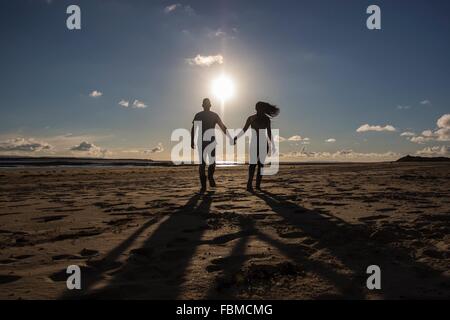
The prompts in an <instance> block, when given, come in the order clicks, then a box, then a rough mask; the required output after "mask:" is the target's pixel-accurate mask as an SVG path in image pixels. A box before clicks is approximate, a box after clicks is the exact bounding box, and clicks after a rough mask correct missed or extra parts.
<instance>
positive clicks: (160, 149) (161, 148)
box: [144, 142, 164, 154]
mask: <svg viewBox="0 0 450 320" xmlns="http://www.w3.org/2000/svg"><path fill="white" fill-rule="evenodd" d="M163 151H164V146H163V144H162V142H160V143H158V145H157V146H155V147H153V148H151V149H150V150H145V151H144V153H150V154H151V153H160V152H163Z"/></svg>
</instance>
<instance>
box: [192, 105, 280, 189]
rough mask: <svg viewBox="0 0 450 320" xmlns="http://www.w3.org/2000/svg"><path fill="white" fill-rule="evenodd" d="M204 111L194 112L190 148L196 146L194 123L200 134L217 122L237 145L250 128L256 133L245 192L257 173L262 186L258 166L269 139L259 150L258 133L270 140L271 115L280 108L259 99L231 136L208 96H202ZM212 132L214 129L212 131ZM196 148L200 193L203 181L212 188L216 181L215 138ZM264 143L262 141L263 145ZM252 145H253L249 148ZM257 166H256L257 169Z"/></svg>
mask: <svg viewBox="0 0 450 320" xmlns="http://www.w3.org/2000/svg"><path fill="white" fill-rule="evenodd" d="M202 107H203V111H201V112H199V113H197V114H196V115H195V117H194V120H193V121H192V129H191V147H192V149H195V142H194V136H195V124H196V123H199V122H200V123H201V132H199V134H201V135H202V137H203V135H204V133H205V132H206V131H208V130H210V129H214V128H215V127H216V125H218V126H219V128H220V129H221V130H222V131H223V132H224V133H225V134H226V135H227V136H228V137H229V138H230V140H232V141H233V142H234V144H236V141H237V140H238V139H239V138H240V137H241V136H243V135H244V134H245V132H246V131H247V130H248V129H249V128H251V129H252V132H257V133H258V134H256V139H252V141H254V142H252V145H251V146H250V150H251V152H250V161H249V162H250V165H249V169H248V181H247V191H250V192H251V191H253V186H252V182H253V178H254V175H255V171H257V172H256V189H258V190H260V189H261V180H262V175H261V169H262V167H263V166H264V160H265V156H266V155H267V151H268V149H269V144H268V141H267V140H266V143H265V145H266V148H267V149H266V150H265V152H260V150H259V149H260V145H261V144H260V141H259V139H260V134H261V133H264V132H265V131H266V132H267V136H268V140H269V141H273V140H272V132H271V118H272V117H275V116H277V115H278V114H279V113H280V109H279V108H278V107H276V106H274V105H271V104H269V103H267V102H258V103H257V104H256V106H255V109H256V114H254V115H251V116H250V117H248V118H247V121H246V122H245V125H244V128H243V130H242V131H241V132H240V133H239V134H238V135H237V136H236V137H234V139H233V138H231V136H230V135H229V133H228V132H227V128H226V127H225V125H224V124H223V122H222V120H221V119H220V117H219V115H218V114H217V113H215V112H212V111H211V101H210V100H209V99H208V98H205V99H203V104H202ZM212 132H214V130H212ZM200 144H201V145H200V146H199V151H201V157H200V165H199V175H200V183H201V189H200V193H204V192H205V191H206V180H208V181H209V185H210V187H215V186H216V183H215V181H214V171H215V169H216V162H215V157H216V154H215V153H216V151H215V137H214V136H212V137H211V139H210V140H209V141H203V139H202V142H200ZM262 145H263V146H264V143H263V144H262ZM252 146H253V147H252ZM206 157H209V166H208V176H206V173H205V169H206V161H205V160H206ZM256 168H258V169H257V170H256Z"/></svg>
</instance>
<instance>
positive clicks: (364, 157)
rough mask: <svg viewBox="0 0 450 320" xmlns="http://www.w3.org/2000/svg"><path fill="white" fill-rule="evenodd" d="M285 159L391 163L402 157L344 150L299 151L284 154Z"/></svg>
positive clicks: (385, 153)
mask: <svg viewBox="0 0 450 320" xmlns="http://www.w3.org/2000/svg"><path fill="white" fill-rule="evenodd" d="M283 157H284V158H292V159H297V160H306V161H390V160H395V159H398V158H399V157H400V154H398V153H396V152H392V151H388V152H384V153H376V152H370V153H361V152H355V151H353V150H352V149H342V150H338V151H336V152H320V151H319V152H316V151H309V152H308V151H299V152H289V153H286V154H283Z"/></svg>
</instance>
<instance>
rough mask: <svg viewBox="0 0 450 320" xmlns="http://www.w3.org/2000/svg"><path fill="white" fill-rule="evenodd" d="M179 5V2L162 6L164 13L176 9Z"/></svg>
mask: <svg viewBox="0 0 450 320" xmlns="http://www.w3.org/2000/svg"><path fill="white" fill-rule="evenodd" d="M180 7H181V4H179V3H174V4H171V5H169V6H167V7H165V8H164V13H166V14H169V13H171V12H173V11H175V10H177V9H178V8H180Z"/></svg>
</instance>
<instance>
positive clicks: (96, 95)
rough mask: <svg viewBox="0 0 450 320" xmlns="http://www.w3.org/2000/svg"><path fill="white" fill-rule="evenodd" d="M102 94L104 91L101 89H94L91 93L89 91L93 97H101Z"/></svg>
mask: <svg viewBox="0 0 450 320" xmlns="http://www.w3.org/2000/svg"><path fill="white" fill-rule="evenodd" d="M102 95H103V92H100V91H97V90H94V91H92V92H91V93H89V97H91V98H99V97H101V96H102Z"/></svg>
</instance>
